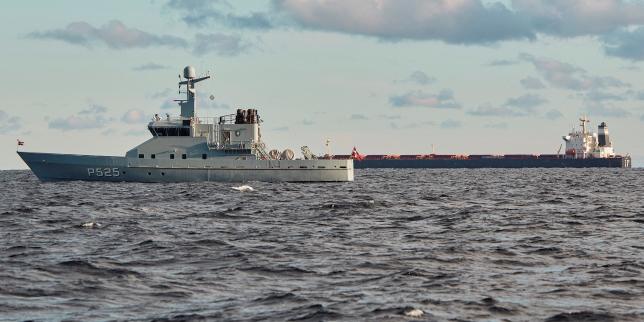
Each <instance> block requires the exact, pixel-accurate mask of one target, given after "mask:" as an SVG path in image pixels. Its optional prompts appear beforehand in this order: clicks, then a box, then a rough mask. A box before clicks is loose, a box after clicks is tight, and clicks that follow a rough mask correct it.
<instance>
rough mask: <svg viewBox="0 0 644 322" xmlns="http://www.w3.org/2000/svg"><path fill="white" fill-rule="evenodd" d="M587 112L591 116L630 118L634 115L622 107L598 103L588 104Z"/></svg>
mask: <svg viewBox="0 0 644 322" xmlns="http://www.w3.org/2000/svg"><path fill="white" fill-rule="evenodd" d="M585 110H586V112H588V113H589V114H591V115H597V116H606V117H629V116H631V115H632V113H631V112H629V111H627V110H625V109H623V108H621V107H615V106H612V105H609V104H603V103H596V102H593V103H587V104H586V108H585Z"/></svg>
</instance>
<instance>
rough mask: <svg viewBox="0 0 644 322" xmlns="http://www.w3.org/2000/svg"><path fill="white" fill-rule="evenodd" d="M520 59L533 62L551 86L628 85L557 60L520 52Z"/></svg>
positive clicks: (574, 87) (570, 87) (590, 87)
mask: <svg viewBox="0 0 644 322" xmlns="http://www.w3.org/2000/svg"><path fill="white" fill-rule="evenodd" d="M519 58H520V59H521V60H524V61H527V62H530V63H532V64H533V66H534V67H535V69H536V70H537V72H539V73H540V74H541V76H542V77H543V78H544V79H545V80H546V81H547V82H548V84H549V85H550V86H552V87H557V88H562V89H568V90H575V91H584V90H592V89H600V88H622V87H628V86H630V85H629V84H627V83H624V82H622V81H620V80H619V79H616V78H614V77H606V76H604V77H599V76H592V75H589V74H588V73H587V72H586V71H585V70H583V69H581V68H579V67H576V66H574V65H571V64H568V63H564V62H561V61H558V60H554V59H549V58H542V57H535V56H532V55H529V54H520V55H519Z"/></svg>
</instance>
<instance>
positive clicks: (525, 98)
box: [505, 94, 548, 110]
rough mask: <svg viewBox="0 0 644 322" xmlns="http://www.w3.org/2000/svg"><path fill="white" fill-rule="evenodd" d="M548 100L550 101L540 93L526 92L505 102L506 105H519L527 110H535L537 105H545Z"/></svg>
mask: <svg viewBox="0 0 644 322" xmlns="http://www.w3.org/2000/svg"><path fill="white" fill-rule="evenodd" d="M546 102H548V100H546V99H545V98H543V97H541V96H539V95H534V94H525V95H521V96H519V97H514V98H509V99H508V100H507V101H506V102H505V106H511V107H518V108H521V109H525V110H533V109H534V108H536V107H537V106H540V105H543V104H544V103H546Z"/></svg>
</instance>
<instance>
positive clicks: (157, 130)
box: [148, 126, 190, 136]
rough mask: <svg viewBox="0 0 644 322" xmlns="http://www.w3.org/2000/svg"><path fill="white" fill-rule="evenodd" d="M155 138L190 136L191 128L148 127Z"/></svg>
mask: <svg viewBox="0 0 644 322" xmlns="http://www.w3.org/2000/svg"><path fill="white" fill-rule="evenodd" d="M148 130H150V133H152V135H153V136H190V128H189V127H164V126H148Z"/></svg>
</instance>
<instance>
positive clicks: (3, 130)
mask: <svg viewBox="0 0 644 322" xmlns="http://www.w3.org/2000/svg"><path fill="white" fill-rule="evenodd" d="M21 127H22V124H21V122H20V118H19V117H17V116H11V115H9V114H7V113H6V112H5V111H3V110H0V134H7V133H11V132H14V131H17V130H19V129H20V128H21Z"/></svg>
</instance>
